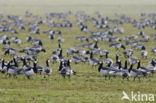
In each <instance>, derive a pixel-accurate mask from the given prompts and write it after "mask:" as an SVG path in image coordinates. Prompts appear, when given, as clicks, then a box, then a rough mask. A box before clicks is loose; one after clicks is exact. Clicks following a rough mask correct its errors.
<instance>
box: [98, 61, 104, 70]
mask: <svg viewBox="0 0 156 103" xmlns="http://www.w3.org/2000/svg"><path fill="white" fill-rule="evenodd" d="M102 66H103V63H101V64H100V65H99V68H98V71H99V72H100V70H101V68H102Z"/></svg>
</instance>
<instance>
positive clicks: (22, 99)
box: [0, 0, 156, 103]
mask: <svg viewBox="0 0 156 103" xmlns="http://www.w3.org/2000/svg"><path fill="white" fill-rule="evenodd" d="M154 3H156V2H155V0H142V1H139V0H131V1H128V0H118V2H116V1H115V0H109V1H106V0H99V1H96V0H91V1H83V0H77V1H76V0H74V1H73V0H65V1H63V2H62V1H60V0H46V1H45V2H43V1H41V0H33V1H32V0H25V1H23V0H8V1H7V2H6V1H5V0H1V1H0V11H1V12H3V13H4V14H9V13H11V14H18V15H24V12H25V11H26V10H30V11H31V12H33V13H34V14H35V15H41V16H42V17H45V15H44V14H45V13H47V12H62V11H69V10H71V11H73V12H74V14H75V12H76V11H78V10H85V11H86V13H88V14H90V16H95V15H94V14H93V12H95V11H96V10H98V11H100V12H101V13H102V15H103V16H106V15H107V16H110V17H111V18H116V17H114V16H113V15H114V13H115V12H117V13H126V14H128V15H129V16H130V17H132V18H135V19H139V17H138V15H139V13H142V12H146V13H151V12H155V10H156V6H155V5H154ZM23 19H24V20H26V18H23ZM67 19H68V20H70V21H71V22H72V23H73V28H69V29H68V28H61V29H60V28H52V30H61V31H62V35H61V37H63V38H64V39H65V42H64V43H63V45H62V46H63V54H64V55H65V56H66V53H65V52H66V49H67V48H68V47H74V45H76V44H83V43H80V42H78V41H77V40H76V39H75V37H76V36H79V35H86V36H87V37H89V36H90V34H85V33H82V32H80V30H79V28H78V27H77V26H76V24H75V22H76V18H75V16H74V15H71V16H69V17H68V18H67ZM31 20H32V19H29V21H31ZM55 21H58V20H55ZM85 23H86V24H87V25H88V26H89V30H97V29H95V28H93V25H92V24H91V23H89V22H85ZM110 25H112V24H110ZM118 27H123V28H124V29H125V32H124V34H118V33H116V34H115V36H119V37H120V38H122V37H124V36H125V35H131V34H136V33H137V32H138V31H140V30H138V29H136V28H134V27H133V26H132V25H130V24H126V23H125V24H124V25H118ZM26 29H27V30H28V27H27V28H26ZM40 29H41V32H42V31H43V30H47V29H49V28H48V26H47V25H41V26H40ZM143 31H144V32H145V33H146V34H148V35H152V34H155V31H154V30H153V29H151V28H149V27H148V28H145V29H144V30H143ZM18 32H19V34H13V35H11V34H8V33H0V34H6V35H8V36H18V37H19V39H21V40H22V41H23V42H22V45H21V46H20V47H18V46H17V45H14V44H12V45H11V46H12V47H14V48H17V49H23V48H25V47H27V46H31V44H30V43H27V42H26V41H25V38H26V37H27V36H29V35H31V34H29V33H28V32H26V31H22V30H18ZM31 36H32V37H34V38H38V39H41V40H42V41H43V45H44V46H43V47H44V48H45V49H46V50H47V52H46V53H41V54H39V55H38V59H39V64H41V65H42V66H45V60H46V59H47V58H49V59H50V58H51V56H52V54H51V52H52V50H54V49H55V48H57V46H58V44H57V40H56V39H57V37H59V36H56V39H55V40H54V41H50V40H49V39H48V36H47V35H45V34H42V33H41V34H40V35H31ZM139 39H140V38H139ZM108 45H109V43H104V42H99V47H100V48H101V49H106V50H108V51H109V52H110V55H109V56H110V58H113V60H114V59H115V54H116V52H119V53H120V52H122V51H123V50H119V51H116V50H115V49H112V48H109V46H108ZM154 45H156V42H155V41H154V40H153V39H150V42H148V43H146V44H145V46H146V47H147V51H148V52H149V56H148V58H147V59H144V60H142V65H143V66H147V64H148V60H149V59H151V58H152V57H154V58H155V57H156V55H154V54H152V53H151V48H152V47H153V46H154ZM1 48H2V46H1V47H0V49H1ZM128 48H129V47H128ZM20 55H21V54H20ZM134 56H136V57H138V58H139V59H141V57H140V53H139V51H136V50H135V53H134ZM0 57H4V56H3V52H2V51H0ZM5 58H6V59H10V56H6V57H5ZM68 58H70V57H68ZM120 59H121V60H122V62H123V61H124V60H125V59H124V57H123V56H121V57H120ZM50 66H51V67H52V69H53V72H52V74H51V76H50V77H49V78H46V79H44V78H43V76H40V75H37V76H33V77H32V78H31V79H30V80H28V79H26V78H25V77H24V76H17V78H10V77H7V76H5V75H4V74H0V103H129V101H122V100H121V97H122V91H123V90H124V91H126V92H127V93H130V92H131V91H134V92H137V91H140V92H141V93H153V94H155V95H156V89H155V87H156V75H154V76H153V77H148V78H147V79H145V78H144V79H143V78H142V82H141V83H139V82H138V81H135V82H133V80H132V79H130V81H127V80H122V79H121V78H120V77H117V78H116V79H113V80H105V79H104V77H103V76H101V75H100V74H99V73H98V71H97V68H92V67H91V66H90V65H89V64H88V63H86V64H77V65H75V64H73V63H72V64H71V66H72V68H73V69H74V70H75V71H76V72H77V75H76V76H72V77H71V80H68V79H66V80H64V79H63V78H62V77H61V76H60V75H59V72H58V71H57V70H58V64H50Z"/></svg>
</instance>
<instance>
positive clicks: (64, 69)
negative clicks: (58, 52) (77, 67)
mask: <svg viewBox="0 0 156 103" xmlns="http://www.w3.org/2000/svg"><path fill="white" fill-rule="evenodd" d="M59 71H60V74H61V75H62V76H63V78H64V79H65V77H66V75H67V76H68V78H69V79H70V76H71V75H72V74H73V75H76V72H75V71H73V70H72V69H71V66H70V61H69V60H68V61H67V63H65V64H64V66H63V67H62V68H59Z"/></svg>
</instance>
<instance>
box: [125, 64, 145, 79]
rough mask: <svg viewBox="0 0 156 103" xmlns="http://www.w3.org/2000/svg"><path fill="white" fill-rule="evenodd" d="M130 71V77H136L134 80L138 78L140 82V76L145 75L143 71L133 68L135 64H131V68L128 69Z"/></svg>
mask: <svg viewBox="0 0 156 103" xmlns="http://www.w3.org/2000/svg"><path fill="white" fill-rule="evenodd" d="M128 72H129V76H130V77H134V81H135V79H136V78H138V80H139V82H140V77H141V76H143V74H142V72H140V71H138V70H136V69H133V64H131V65H130V68H129V69H128Z"/></svg>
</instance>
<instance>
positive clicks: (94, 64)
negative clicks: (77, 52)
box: [89, 52, 99, 67]
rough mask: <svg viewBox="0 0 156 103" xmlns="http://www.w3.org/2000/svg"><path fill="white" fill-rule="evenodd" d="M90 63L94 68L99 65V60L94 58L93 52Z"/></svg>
mask: <svg viewBox="0 0 156 103" xmlns="http://www.w3.org/2000/svg"><path fill="white" fill-rule="evenodd" d="M89 63H90V65H92V67H93V66H96V65H98V64H99V60H97V59H95V58H93V53H92V52H91V53H90V58H89Z"/></svg>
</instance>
